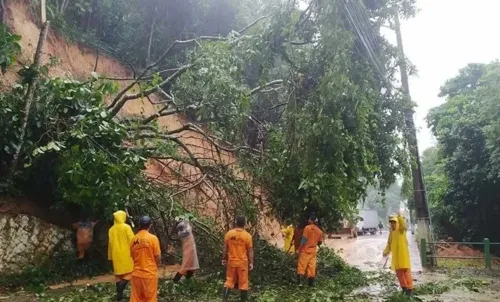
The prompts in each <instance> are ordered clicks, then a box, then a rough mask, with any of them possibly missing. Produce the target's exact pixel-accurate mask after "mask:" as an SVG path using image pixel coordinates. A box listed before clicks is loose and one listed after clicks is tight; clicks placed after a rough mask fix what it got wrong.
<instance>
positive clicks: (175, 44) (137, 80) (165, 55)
mask: <svg viewBox="0 0 500 302" xmlns="http://www.w3.org/2000/svg"><path fill="white" fill-rule="evenodd" d="M198 40H218V41H224V40H226V38H223V37H215V36H201V37H198V38H197V39H190V40H183V41H179V40H177V41H175V42H174V43H172V45H170V47H169V48H168V49H167V50H166V51H165V52H164V53H163V55H162V56H161V57H160V58H159V59H158V60H157V61H156V62H154V63H151V64H149V65H148V67H146V69H145V70H144V71H143V72H142V73H141V74H140V75H139V76H138V77H137V79H136V80H135V81H134V82H132V83H130V85H128V86H127V87H125V88H124V89H123V90H122V91H120V93H118V94H117V95H116V97H115V98H114V99H113V102H111V104H110V105H109V106H108V110H111V108H113V107H115V105H116V104H117V103H118V101H120V99H121V98H122V96H124V95H125V93H127V91H129V90H130V89H132V87H134V85H135V84H137V83H138V82H139V81H140V80H141V79H142V77H144V75H146V74H147V73H148V71H149V70H150V69H151V68H153V67H155V66H156V65H158V64H160V63H161V61H163V60H164V59H165V58H166V57H167V55H168V54H169V53H170V51H172V49H173V48H174V47H175V46H177V45H184V44H191V43H195V42H197V41H198ZM120 109H121V108H120ZM118 111H119V110H118Z"/></svg>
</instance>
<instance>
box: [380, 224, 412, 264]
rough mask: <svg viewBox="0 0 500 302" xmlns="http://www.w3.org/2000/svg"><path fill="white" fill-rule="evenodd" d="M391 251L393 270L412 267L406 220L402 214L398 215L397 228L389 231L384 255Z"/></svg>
mask: <svg viewBox="0 0 500 302" xmlns="http://www.w3.org/2000/svg"><path fill="white" fill-rule="evenodd" d="M389 253H392V262H391V269H392V270H397V269H411V265H410V250H409V249H408V239H407V238H406V221H405V219H404V217H402V216H400V215H398V216H397V223H396V229H395V230H394V231H391V232H390V233H389V239H388V240H387V246H386V248H385V250H384V255H389Z"/></svg>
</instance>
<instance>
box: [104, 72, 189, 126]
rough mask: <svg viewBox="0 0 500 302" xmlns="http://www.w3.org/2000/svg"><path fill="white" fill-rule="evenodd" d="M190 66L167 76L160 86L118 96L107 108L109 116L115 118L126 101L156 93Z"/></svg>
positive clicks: (126, 89)
mask: <svg viewBox="0 0 500 302" xmlns="http://www.w3.org/2000/svg"><path fill="white" fill-rule="evenodd" d="M191 66H193V64H190V65H186V66H183V67H181V68H179V70H177V71H176V72H174V73H173V74H172V75H171V76H169V77H168V78H166V79H165V80H164V81H163V82H161V83H160V84H158V85H156V86H155V87H153V88H151V89H148V90H145V91H141V92H138V93H134V94H127V95H125V96H124V95H123V94H122V95H121V96H120V99H118V101H117V102H116V103H115V104H114V105H113V106H111V105H110V106H108V109H109V114H110V115H111V116H115V115H117V114H118V112H120V110H121V109H122V108H123V106H124V105H125V103H127V102H128V101H130V100H135V99H138V98H141V97H143V96H147V95H150V94H152V93H154V92H157V91H158V90H159V89H160V87H161V86H163V85H166V84H168V83H170V82H172V81H173V80H174V79H176V78H177V77H178V76H180V75H181V74H182V73H183V72H184V71H186V70H187V69H188V68H190V67H191ZM143 75H144V72H143V73H142V74H141V75H140V76H139V77H138V78H137V79H136V80H135V81H134V82H133V83H132V84H133V85H135V84H137V82H138V81H139V79H140V78H141V77H142V76H143ZM132 84H130V85H129V86H127V88H125V89H124V90H123V91H122V92H126V91H128V90H129V89H130V88H132V86H133V85H132ZM128 87H130V88H128ZM120 93H121V92H120ZM115 100H116V98H115ZM113 102H114V101H113Z"/></svg>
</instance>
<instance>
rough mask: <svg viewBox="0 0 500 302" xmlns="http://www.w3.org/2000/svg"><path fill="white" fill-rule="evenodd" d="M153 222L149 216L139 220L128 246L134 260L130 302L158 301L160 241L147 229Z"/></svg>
mask: <svg viewBox="0 0 500 302" xmlns="http://www.w3.org/2000/svg"><path fill="white" fill-rule="evenodd" d="M152 224H153V221H152V220H151V218H150V217H149V216H144V217H142V218H141V219H140V220H139V229H140V230H139V232H138V233H137V235H135V237H134V239H133V240H132V244H131V246H130V254H131V255H132V259H133V260H134V271H133V272H132V282H131V283H132V293H131V296H130V302H157V301H158V267H159V266H160V262H161V250H160V241H159V240H158V237H156V236H155V235H153V234H151V233H150V232H149V229H150V228H151V225H152Z"/></svg>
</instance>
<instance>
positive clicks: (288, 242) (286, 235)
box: [281, 225, 295, 253]
mask: <svg viewBox="0 0 500 302" xmlns="http://www.w3.org/2000/svg"><path fill="white" fill-rule="evenodd" d="M281 234H283V239H284V240H285V246H284V247H283V249H284V250H285V252H289V253H293V252H295V248H294V246H293V245H292V239H293V226H292V225H289V226H287V227H286V228H283V229H281Z"/></svg>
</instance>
